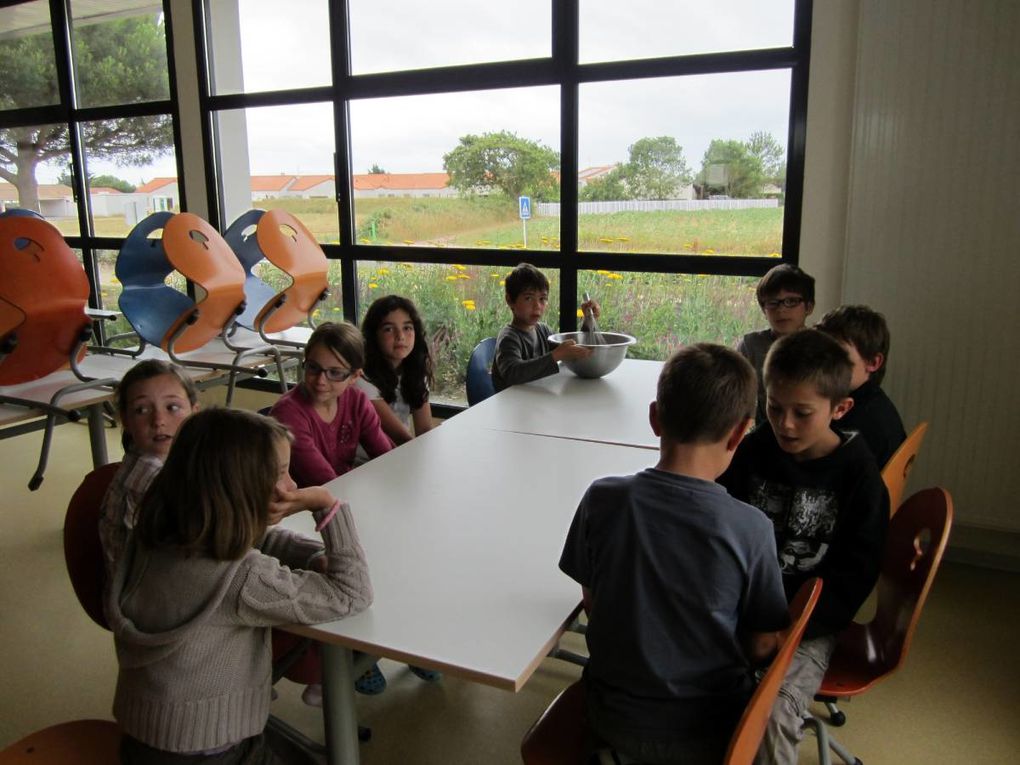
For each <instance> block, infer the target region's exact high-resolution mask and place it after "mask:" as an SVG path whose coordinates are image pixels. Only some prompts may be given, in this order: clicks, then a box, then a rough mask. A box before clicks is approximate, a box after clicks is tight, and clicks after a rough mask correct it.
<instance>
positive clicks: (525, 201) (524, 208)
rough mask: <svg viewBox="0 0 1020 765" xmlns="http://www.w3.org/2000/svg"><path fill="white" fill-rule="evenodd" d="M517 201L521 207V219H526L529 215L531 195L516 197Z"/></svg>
mask: <svg viewBox="0 0 1020 765" xmlns="http://www.w3.org/2000/svg"><path fill="white" fill-rule="evenodd" d="M517 202H518V203H519V204H520V207H521V220H527V219H528V218H530V217H531V197H517Z"/></svg>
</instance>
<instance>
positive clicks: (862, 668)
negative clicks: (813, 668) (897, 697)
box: [818, 623, 895, 697]
mask: <svg viewBox="0 0 1020 765" xmlns="http://www.w3.org/2000/svg"><path fill="white" fill-rule="evenodd" d="M894 669H895V663H894V662H889V661H884V660H882V659H881V658H880V655H879V651H878V650H876V646H875V644H874V636H873V634H872V632H871V631H870V630H869V629H868V628H867V625H863V624H857V623H854V624H851V625H850V626H849V627H848V628H847V629H845V630H844V631H843V632H842V633H840V635H839V638H838V640H837V643H836V650H835V651H834V652H833V655H832V661H831V662H830V663H829V667H828V669H827V670H826V671H825V678H824V679H823V680H822V685H821V687H820V688H819V689H818V695H819V696H832V697H840V696H842V697H847V696H857V695H858V694H861V693H864V692H865V691H867V690H868V689H869V688H871V686H873V685H874V684H875V683H877V682H878V681H879V680H881V679H882V678H883V677H885V676H886V675H888V674H889V673H890V672H892V671H893V670H894Z"/></svg>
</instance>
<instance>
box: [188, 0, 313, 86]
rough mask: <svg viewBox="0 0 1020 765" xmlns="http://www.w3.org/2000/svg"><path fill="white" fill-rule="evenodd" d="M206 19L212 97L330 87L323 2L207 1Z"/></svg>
mask: <svg viewBox="0 0 1020 765" xmlns="http://www.w3.org/2000/svg"><path fill="white" fill-rule="evenodd" d="M209 18H210V23H209V37H210V39H209V43H208V46H209V51H210V56H211V57H212V62H211V66H210V77H211V80H212V83H211V85H212V87H211V90H212V92H213V93H216V94H223V93H257V92H259V91H265V90H282V89H285V88H307V87H313V86H317V85H329V84H330V82H332V75H331V73H330V66H331V65H330V57H329V8H328V5H327V2H326V0H290V2H287V3H271V2H265V0H211V1H210V2H209Z"/></svg>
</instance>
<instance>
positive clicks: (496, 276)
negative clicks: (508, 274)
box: [489, 274, 503, 279]
mask: <svg viewBox="0 0 1020 765" xmlns="http://www.w3.org/2000/svg"><path fill="white" fill-rule="evenodd" d="M489 276H491V277H492V278H493V279H502V278H503V274H489Z"/></svg>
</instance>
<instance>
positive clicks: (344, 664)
mask: <svg viewBox="0 0 1020 765" xmlns="http://www.w3.org/2000/svg"><path fill="white" fill-rule="evenodd" d="M322 690H323V704H322V717H323V721H324V722H325V727H326V749H327V750H328V756H327V761H328V763H329V765H358V762H359V761H360V753H359V752H358V718H357V710H356V709H355V702H354V656H353V652H352V651H351V649H350V648H345V647H344V646H341V645H333V644H331V643H323V644H322Z"/></svg>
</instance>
